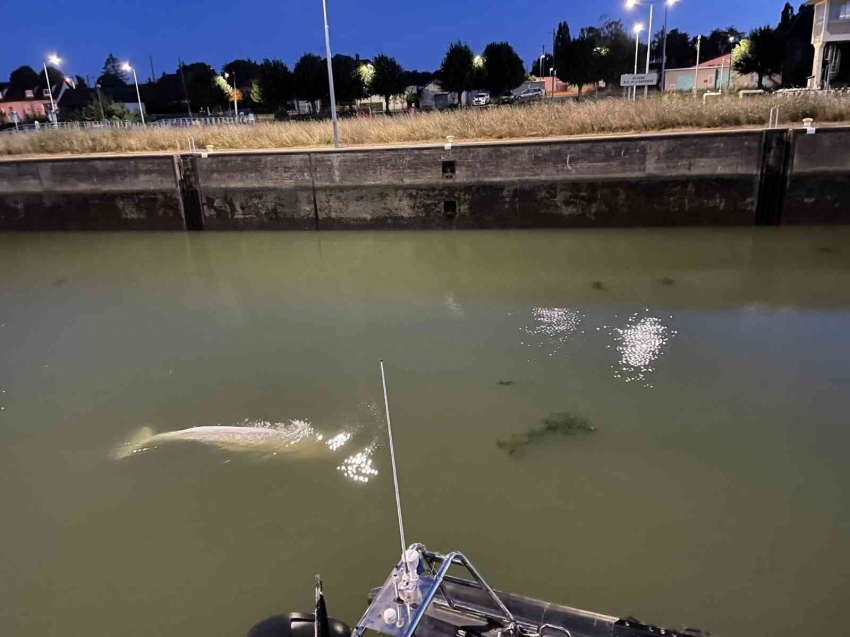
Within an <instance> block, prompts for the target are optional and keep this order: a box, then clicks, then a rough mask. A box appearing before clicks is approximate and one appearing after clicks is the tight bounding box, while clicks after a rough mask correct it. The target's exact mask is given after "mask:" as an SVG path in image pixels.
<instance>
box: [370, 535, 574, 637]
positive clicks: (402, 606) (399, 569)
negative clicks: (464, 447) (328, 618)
mask: <svg viewBox="0 0 850 637" xmlns="http://www.w3.org/2000/svg"><path fill="white" fill-rule="evenodd" d="M408 551H416V552H418V553H419V555H420V556H421V558H422V560H423V561H424V562H425V564H426V565H427V566H428V569H429V570H430V572H431V575H425V574H424V573H423V574H422V575H420V576H419V577H418V579H417V580H416V584H415V586H416V591H415V594H414V595H411V596H410V599H411V600H413V599H415V600H416V601H407V602H403V601H402V600H400V599H399V595H398V592H397V590H398V587H397V580H398V576H399V574H401V573H403V571H404V569H405V568H406V565H405V561H404V559H402V560H401V561H400V562H399V563H398V564H397V565H396V567H395V569H393V572H392V573H390V576H389V577H388V578H387V579H386V581H385V582H384V585H383V586H382V587H381V590H380V591H379V593H378V594H377V596H376V597H375V599H374V601H373V602H372V604H371V606H369V608H367V609H366V612H365V613H364V614H363V617H361V619H360V621H359V622H358V623H357V627H356V628H355V629H354V634H355V635H358V636H359V635H362V634H363V632H364V631H365V630H366V629H367V628H369V629H371V630H374V631H377V632H380V633H383V634H385V635H389V636H390V637H412V636H413V633H414V632H415V631H416V628H417V626H419V623H420V622H421V621H422V618H423V617H424V616H425V612H426V611H427V610H428V607H429V606H430V605H431V602H432V601H434V596H435V595H436V594H437V591H440V593H441V594H442V596H443V597H444V598H445V600H446V603H447V604H448V606H449V607H450V608H453V609H454V608H457V606H456V604H455V602H454V601H453V600H452V599H451V597H450V596H449V595H448V592H447V591H446V590H445V587H443V580H444V579H446V577H447V576H448V572H449V568H450V567H451V566H452V564H455V565H457V566H462V567H464V568H465V569H466V570H467V572H468V573H469V574H470V575H471V576H472V577H473V579H474V580H475V582H474V583H472V582H470V584H471V585H473V586H475V585H477V587H478V588H480V589H482V590H483V591H485V592H486V593H487V595H488V597H489V598H490V599H491V600H492V601H493V602H494V603H495V605H496V607H497V608H498V614H496V615H494V619H496V620H497V621H499V622H500V623H501V624H502V627H503V629H504V631H505V632H506V633H509V634H510V635H511V636H512V637H519V635H518V631H517V621H516V619H515V618H514V616H513V614H512V613H511V611H509V610H508V608H507V607H506V606H505V605H504V603H503V602H502V600H500V599H499V596H498V595H496V592H495V591H494V590H493V589H492V588H491V587H490V585H489V584H488V583H487V582H486V581H484V578H483V577H481V575H480V574H479V573H478V570H477V569H476V568H475V567H474V566H473V565H472V562H470V561H469V559H468V558H467V557H466V556H465V555H464V554H463V553H459V552H457V551H454V552H452V553H449V554H448V555H441V554H439V553H432V552H430V551H428V550H427V549H426V548H425V547H424V546H423V545H421V544H412V545H411V546H410V548H409V549H408ZM438 563H439V564H440V566H439V568H438V569H436V570H435V566H436V565H437V564H438ZM388 608H393V609H396V612H395V613H389V614H387V615H385V611H386V609H388ZM570 637H572V636H570Z"/></svg>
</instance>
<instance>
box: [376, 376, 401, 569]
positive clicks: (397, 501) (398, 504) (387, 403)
mask: <svg viewBox="0 0 850 637" xmlns="http://www.w3.org/2000/svg"><path fill="white" fill-rule="evenodd" d="M381 383H383V385H384V408H385V410H386V414H387V433H388V434H389V438H390V459H391V460H392V465H393V486H394V487H395V506H396V511H397V512H398V533H399V535H400V536H401V555H402V559H403V560H404V552H405V551H406V550H407V542H405V541H404V521H403V520H402V518H401V496H399V493H398V469H396V465H395V446H394V445H393V426H392V423H391V422H390V401H389V398H388V397H387V377H386V375H385V374H384V361H383V359H381ZM404 561H405V562H406V560H404Z"/></svg>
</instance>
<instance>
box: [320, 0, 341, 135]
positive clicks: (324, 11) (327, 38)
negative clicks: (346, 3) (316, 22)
mask: <svg viewBox="0 0 850 637" xmlns="http://www.w3.org/2000/svg"><path fill="white" fill-rule="evenodd" d="M322 15H323V16H324V18H325V55H326V56H327V58H328V87H329V88H330V94H331V95H330V97H331V120H332V121H333V127H334V148H339V123H338V122H337V119H336V95H335V94H334V70H333V65H332V64H331V35H330V27H328V6H327V2H326V0H322Z"/></svg>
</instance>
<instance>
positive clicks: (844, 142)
mask: <svg viewBox="0 0 850 637" xmlns="http://www.w3.org/2000/svg"><path fill="white" fill-rule="evenodd" d="M791 136H792V137H793V141H792V142H791V148H792V150H793V152H792V153H791V156H790V158H789V165H788V169H787V178H786V185H785V193H784V195H785V196H784V202H783V208H782V223H785V224H803V223H850V129H847V128H840V129H839V128H835V129H820V130H818V131H817V133H815V134H814V135H808V134H806V132H805V131H792V132H791Z"/></svg>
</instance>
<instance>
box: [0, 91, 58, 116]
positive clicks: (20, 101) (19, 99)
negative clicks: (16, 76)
mask: <svg viewBox="0 0 850 637" xmlns="http://www.w3.org/2000/svg"><path fill="white" fill-rule="evenodd" d="M49 111H50V95H49V93H48V91H47V88H42V87H40V86H34V87H33V88H31V89H25V90H18V89H15V88H12V87H11V86H10V85H9V84H8V83H3V84H0V113H2V119H3V120H4V121H5V122H6V123H7V124H8V123H10V122H12V121H13V119H12V118H13V113H14V114H15V115H17V116H18V121H19V122H23V121H24V120H26V119H34V118H36V117H46V116H47V113H48V112H49Z"/></svg>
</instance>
